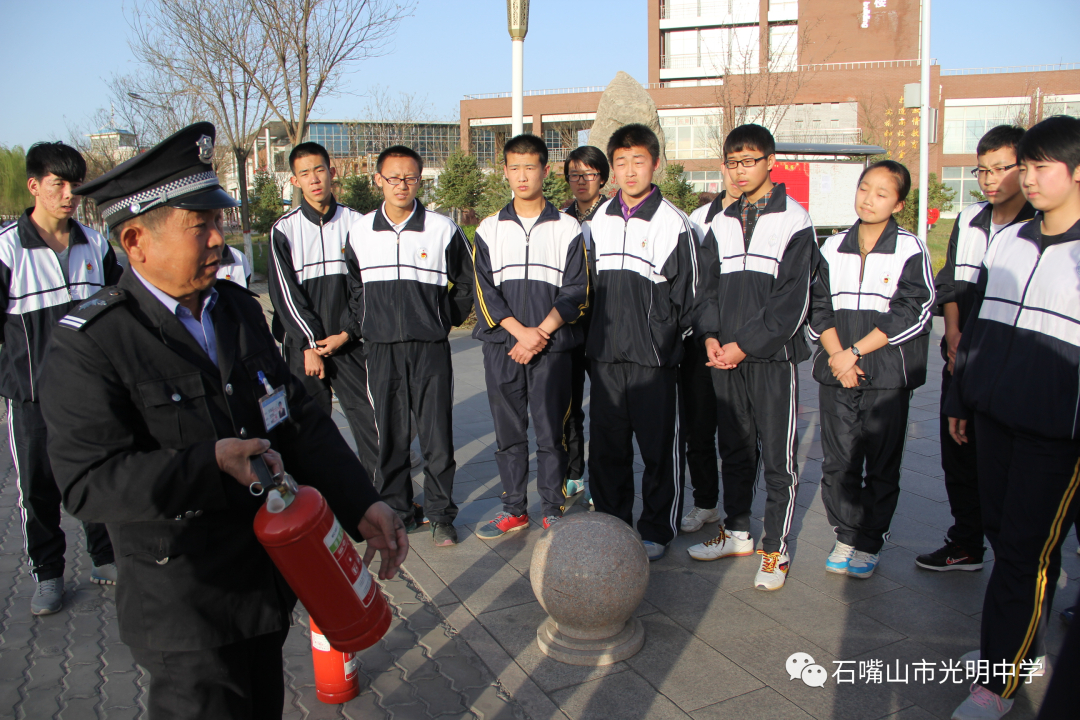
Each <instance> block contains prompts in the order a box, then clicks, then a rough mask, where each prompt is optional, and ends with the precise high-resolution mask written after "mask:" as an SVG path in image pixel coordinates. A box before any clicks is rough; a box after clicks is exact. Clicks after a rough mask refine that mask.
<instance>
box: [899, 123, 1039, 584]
mask: <svg viewBox="0 0 1080 720" xmlns="http://www.w3.org/2000/svg"><path fill="white" fill-rule="evenodd" d="M1023 135H1024V131H1023V129H1022V128H1018V127H1015V126H1012V125H999V126H997V127H995V128H992V129H991V130H990V131H989V132H987V133H986V134H985V135H983V137H982V138H981V139H980V140H979V146H978V149H977V153H976V154H977V157H978V167H977V168H976V169H975V170H976V172H975V174H976V177H977V178H978V180H979V187H980V189H981V190H982V192H983V194H984V195H985V196H986V199H987V202H978V203H972V204H971V205H969V206H967V207H966V208H964V209H963V210H962V211H961V212H960V215H959V216H958V217H957V218H956V221H955V223H954V224H953V229H952V236H951V237H950V238H949V247H948V251H947V252H946V255H945V265H944V267H942V268H941V270H939V271H938V274H937V277H936V278H935V280H934V286H935V290H936V292H937V302H938V307H939V308H940V310H941V314H942V315H943V316H944V319H945V336H944V337H943V338H942V339H941V357H942V359H943V360H945V367H944V368H942V371H941V403H942V405H944V403H945V398H946V397H948V396H949V387H950V386H951V385H952V377H953V363H954V361H955V359H956V349H957V347H958V346H959V345H960V334H961V332H962V331H963V329H964V327H965V326H966V325H967V321H968V318H969V317H970V315H971V306H972V304H973V303H974V300H975V297H974V290H975V282H976V280H977V279H978V277H979V268H980V267H982V259H983V255H985V254H986V248H987V247H989V246H990V243H991V241H992V240H993V238H994V237H996V236H997V235H998V233H1000V232H1001V231H1002V230H1004V229H1005V228H1007V227H1009V226H1010V225H1012V224H1013V223H1018V222H1024V221H1026V220H1030V219H1031V217H1032V216H1033V215H1034V214H1035V208H1033V207H1031V203H1029V202H1028V201H1027V199H1026V198H1025V197H1024V194H1023V193H1022V192H1021V191H1020V170H1019V169H1018V168H1017V167H1016V146H1017V144H1019V142H1020V138H1021V137H1023ZM940 437H941V469H942V471H944V473H945V491H946V493H948V496H949V510H950V511H952V516H953V520H954V522H953V525H952V527H950V528H949V530H948V532H947V533H946V535H945V545H944V546H943V547H941V548H939V549H938V550H935V551H934V552H931V553H926V554H924V555H919V556H918V557H916V558H915V564H916V565H918V566H919V567H921V568H924V569H926V570H935V571H938V572H943V571H952V570H961V571H962V570H969V571H970V570H981V569H982V566H983V551H984V550H985V548H984V547H983V525H982V513H981V512H980V511H979V482H978V472H977V471H976V455H977V453H976V450H975V433H974V431H972V432H970V433H968V442H967V443H965V444H964V445H959V444H957V443H956V441H955V440H953V439H952V437H951V436H950V435H949V418H948V417H947V416H946V415H945V413H944V412H942V413H941V425H940Z"/></svg>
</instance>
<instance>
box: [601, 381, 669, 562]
mask: <svg viewBox="0 0 1080 720" xmlns="http://www.w3.org/2000/svg"><path fill="white" fill-rule="evenodd" d="M677 377H678V368H674V367H660V368H655V367H646V366H644V365H638V364H637V363H629V362H627V363H605V362H597V361H593V362H592V363H591V364H590V366H589V380H590V382H591V383H592V384H591V385H590V388H591V390H590V393H589V490H590V491H591V492H592V497H593V503H594V504H595V506H596V509H597V510H599V511H600V512H605V513H608V514H609V515H614V516H615V517H618V518H621V519H622V520H624V521H625V522H626V523H627V524H628V525H630V526H631V527H633V525H634V439H635V438H636V439H637V444H638V449H639V450H640V451H641V461H642V462H643V463H644V464H645V472H643V473H642V475H641V500H642V508H641V517H640V518H638V523H637V529H638V533H639V534H640V535H641V539H642V540H649V541H651V542H655V543H660V544H662V545H666V544H668V543H669V542H671V541H672V539H674V537H675V535H676V534H677V533H678V532H679V516H680V515H681V513H682V484H683V471H682V468H683V457H682V443H681V442H680V439H679V411H678V406H679V397H678V395H679V391H678V383H677Z"/></svg>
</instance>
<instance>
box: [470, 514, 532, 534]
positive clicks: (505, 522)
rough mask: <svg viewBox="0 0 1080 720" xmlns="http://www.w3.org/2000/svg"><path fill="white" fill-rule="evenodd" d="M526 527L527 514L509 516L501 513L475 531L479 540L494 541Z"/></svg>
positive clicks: (527, 521)
mask: <svg viewBox="0 0 1080 720" xmlns="http://www.w3.org/2000/svg"><path fill="white" fill-rule="evenodd" d="M528 526H529V513H521V514H520V515H511V514H510V513H508V512H501V513H499V514H498V515H496V516H495V519H494V520H492V521H491V522H489V523H488V524H487V525H485V526H484V527H482V528H480V529H479V530H477V531H476V536H477V537H478V538H480V539H481V540H494V539H495V538H498V537H502V536H503V535H505V534H506V533H508V532H513V531H514V530H520V529H521V528H523V527H528Z"/></svg>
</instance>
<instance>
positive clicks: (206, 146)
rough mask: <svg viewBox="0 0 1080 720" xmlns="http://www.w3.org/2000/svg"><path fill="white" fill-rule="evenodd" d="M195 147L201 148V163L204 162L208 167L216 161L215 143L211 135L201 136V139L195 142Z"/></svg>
mask: <svg viewBox="0 0 1080 720" xmlns="http://www.w3.org/2000/svg"><path fill="white" fill-rule="evenodd" d="M195 146H196V147H197V148H199V162H204V163H206V164H207V165H209V164H210V161H211V160H213V159H214V141H213V140H211V139H210V136H209V135H200V136H199V139H198V140H196V141H195Z"/></svg>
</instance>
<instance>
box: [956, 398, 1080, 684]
mask: <svg viewBox="0 0 1080 720" xmlns="http://www.w3.org/2000/svg"><path fill="white" fill-rule="evenodd" d="M974 422H975V434H976V435H977V436H978V437H979V467H978V469H979V495H980V497H981V498H982V518H983V526H984V527H985V529H986V538H987V539H988V540H989V541H990V547H992V548H993V549H994V564H993V569H992V570H991V571H990V581H989V583H988V584H987V586H986V596H985V597H984V598H983V612H982V643H981V649H980V650H981V655H980V657H981V659H982V660H988V661H989V662H990V666H991V667H993V666H994V664H995V663H1009V664H1011V665H1013V666H1014V667H1015V668H1016V669H1017V670H1018V671H1019V670H1020V663H1021V662H1023V661H1025V660H1034V659H1035V658H1036V657H1039V656H1041V655H1045V654H1046V648H1045V644H1044V635H1045V632H1046V623H1047V620H1048V619H1049V618H1050V617H1051V616H1052V612H1051V607H1052V606H1053V603H1054V590H1055V589H1056V586H1057V580H1058V573H1059V572H1060V570H1061V544H1062V542H1064V540H1065V535H1066V533H1067V532H1068V531H1069V527H1070V526H1071V525H1072V523H1073V521H1074V519H1075V518H1076V514H1077V510H1078V508H1080V502H1078V500H1077V497H1078V495H1080V442H1078V441H1075V440H1049V439H1047V438H1043V437H1039V436H1036V435H1030V434H1027V433H1020V432H1016V431H1014V430H1010V429H1009V428H1008V427H1006V426H1005V425H1002V424H1001V423H999V422H997V421H996V420H994V419H993V418H991V417H990V416H988V415H984V414H981V413H977V414H976V415H975V418H974ZM969 427H970V425H969ZM1055 672H1057V671H1055ZM1023 681H1024V679H1023V678H1022V677H1017V676H1013V677H1010V678H1003V677H1001V676H1000V675H999V676H997V677H994V676H991V677H990V681H989V682H986V683H983V684H984V685H985V686H986V687H987V689H989V690H992V691H993V692H995V693H997V694H998V695H1001V696H1002V697H1005V698H1011V697H1012V696H1013V694H1014V693H1015V692H1016V689H1017V687H1018V686H1019V684H1020V683H1022V682H1023Z"/></svg>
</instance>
